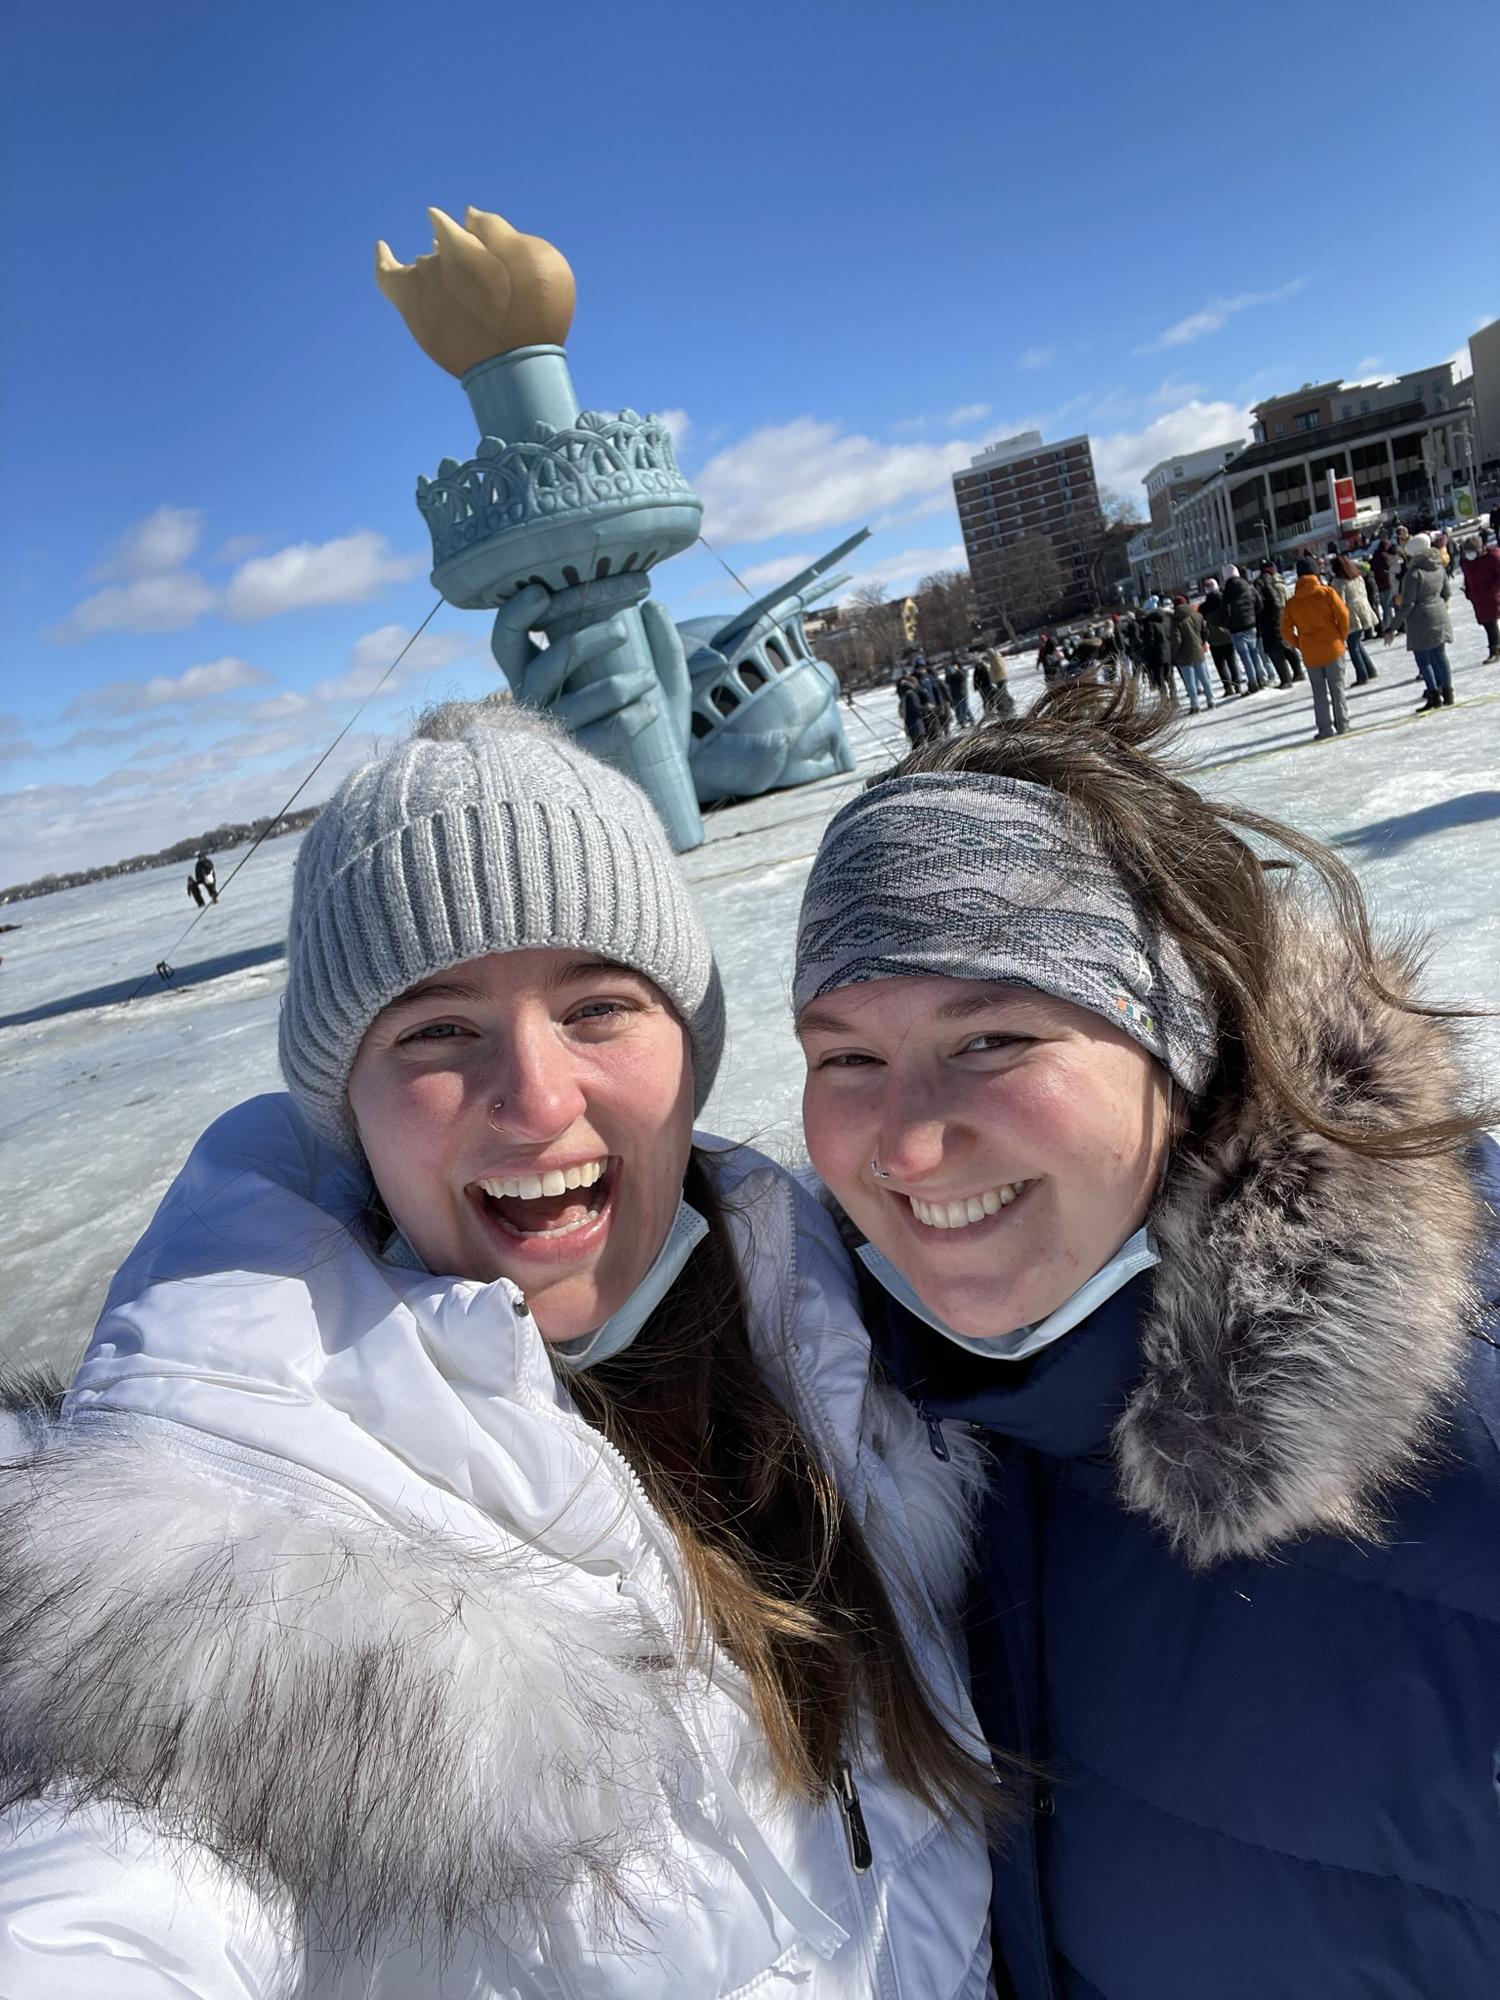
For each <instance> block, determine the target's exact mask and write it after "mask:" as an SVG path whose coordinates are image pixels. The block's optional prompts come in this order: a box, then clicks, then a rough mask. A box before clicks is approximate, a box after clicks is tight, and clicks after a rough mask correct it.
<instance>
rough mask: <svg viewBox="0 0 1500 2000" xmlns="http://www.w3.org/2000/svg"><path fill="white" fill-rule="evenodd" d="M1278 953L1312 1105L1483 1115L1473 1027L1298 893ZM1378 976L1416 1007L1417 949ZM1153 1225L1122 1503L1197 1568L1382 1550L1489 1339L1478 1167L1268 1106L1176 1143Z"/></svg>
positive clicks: (1281, 1029) (1116, 1429) (1249, 1103)
mask: <svg viewBox="0 0 1500 2000" xmlns="http://www.w3.org/2000/svg"><path fill="white" fill-rule="evenodd" d="M1281 933H1282V935H1281V949H1280V954H1279V962H1278V964H1277V967H1276V976H1275V980H1274V983H1273V990H1272V997H1271V1001H1270V1003H1269V1004H1270V1008H1271V1011H1272V1015H1273V1018H1274V1019H1275V1021H1276V1023H1277V1032H1278V1038H1279V1041H1280V1045H1281V1050H1282V1054H1283V1056H1284V1058H1285V1059H1286V1061H1287V1063H1288V1065H1289V1067H1290V1069H1291V1071H1292V1074H1293V1076H1294V1078H1295V1080H1296V1082H1297V1084H1298V1086H1299V1088H1300V1090H1301V1092H1302V1093H1303V1095H1304V1097H1305V1098H1306V1099H1307V1100H1308V1101H1310V1102H1311V1103H1312V1104H1313V1105H1315V1106H1317V1107H1319V1108H1320V1109H1321V1110H1322V1111H1323V1113H1324V1114H1325V1115H1326V1116H1327V1117H1328V1118H1329V1119H1330V1120H1340V1121H1349V1122H1353V1123H1359V1122H1361V1121H1365V1122H1367V1123H1368V1124H1369V1125H1370V1126H1371V1127H1372V1128H1374V1129H1387V1130H1389V1129H1391V1128H1393V1127H1395V1126H1398V1125H1408V1124H1419V1123H1427V1122H1429V1121H1438V1120H1442V1119H1445V1118H1448V1117H1450V1116H1451V1115H1453V1114H1454V1113H1455V1112H1456V1111H1458V1110H1459V1109H1460V1108H1462V1107H1463V1105H1464V1102H1465V1096H1466V1086H1465V1081H1464V1074H1463V1065H1462V1061H1461V1053H1460V1045H1459V1029H1458V1027H1457V1026H1456V1024H1455V1023H1453V1022H1452V1021H1448V1020H1442V1019H1435V1018H1432V1017H1430V1016H1424V1015H1420V1014H1410V1013H1406V1012H1402V1011H1400V1010H1399V1009H1397V1008H1394V1007H1391V1006H1389V1005H1387V1004H1385V1003H1384V1002H1382V1001H1380V1000H1379V999H1378V998H1377V996H1376V995H1374V994H1373V993H1372V992H1370V990H1369V989H1368V987H1367V986H1366V985H1365V984H1364V983H1363V982H1362V981H1360V980H1359V979H1357V978H1356V977H1355V974H1354V968H1353V966H1352V964H1351V962H1350V960H1349V958H1348V955H1347V953H1346V952H1345V951H1344V950H1343V949H1342V948H1340V946H1339V945H1338V944H1337V942H1336V941H1335V939H1334V937H1333V935H1332V934H1331V932H1330V929H1329V927H1328V926H1327V925H1326V924H1324V923H1322V922H1320V921H1319V919H1318V918H1317V917H1316V916H1315V915H1313V914H1311V913H1309V912H1308V911H1307V910H1306V908H1305V907H1304V906H1303V905H1302V903H1301V902H1300V901H1299V900H1298V899H1297V897H1296V895H1295V892H1285V900H1284V902H1283V906H1282V924H1281ZM1380 963H1381V970H1382V974H1383V977H1384V979H1385V981H1386V983H1387V985H1388V987H1389V988H1390V990H1391V991H1392V992H1394V993H1396V994H1400V995H1403V996H1410V995H1414V994H1415V992H1416V981H1417V973H1418V964H1417V958H1416V954H1415V952H1414V951H1413V950H1412V949H1410V948H1401V947H1395V948H1391V949H1388V950H1386V951H1385V952H1384V953H1383V954H1382V957H1381V961H1380ZM1149 1222H1150V1227H1151V1230H1152V1234H1153V1237H1154V1239H1155V1242H1156V1246H1157V1249H1158V1251H1159V1253H1160V1262H1159V1264H1158V1265H1157V1267H1156V1269H1155V1271H1154V1272H1153V1273H1152V1274H1151V1278H1150V1280H1149V1281H1147V1280H1141V1281H1140V1290H1141V1296H1142V1297H1143V1298H1144V1299H1145V1300H1146V1301H1147V1303H1146V1304H1145V1305H1144V1307H1143V1309H1142V1311H1141V1315H1140V1319H1139V1322H1138V1341H1137V1343H1136V1348H1135V1349H1134V1350H1132V1351H1131V1352H1130V1353H1129V1354H1127V1355H1125V1356H1123V1357H1122V1358H1121V1362H1120V1366H1121V1369H1122V1371H1123V1375H1122V1379H1121V1381H1120V1398H1122V1399H1123V1410H1122V1408H1121V1400H1118V1399H1117V1400H1116V1401H1115V1402H1114V1404H1113V1414H1111V1412H1110V1411H1109V1410H1108V1409H1106V1408H1105V1407H1104V1406H1102V1405H1101V1406H1100V1426H1101V1427H1100V1429H1099V1430H1098V1432H1097V1434H1096V1435H1094V1436H1092V1437H1091V1438H1090V1440H1089V1447H1088V1448H1097V1449H1104V1448H1106V1447H1108V1448H1111V1449H1112V1451H1113V1454H1114V1457H1115V1460H1116V1464H1117V1466H1118V1472H1119V1492H1120V1496H1121V1499H1122V1501H1123V1504H1124V1505H1125V1506H1126V1507H1128V1508H1130V1509H1133V1510H1135V1511H1137V1512H1139V1513H1142V1514H1145V1515H1147V1516H1149V1517H1150V1518H1151V1519H1152V1520H1153V1521H1155V1522H1156V1523H1157V1525H1158V1526H1159V1527H1160V1528H1161V1529H1162V1530H1163V1531H1164V1532H1165V1534H1166V1535H1167V1536H1168V1537H1169V1539H1170V1540H1171V1542H1172V1544H1173V1546H1174V1547H1175V1548H1176V1549H1177V1550H1178V1552H1179V1553H1180V1554H1181V1555H1182V1556H1183V1557H1184V1558H1185V1559H1186V1560H1187V1561H1188V1562H1189V1563H1190V1564H1192V1565H1194V1566H1195V1567H1202V1566H1207V1565H1209V1564H1212V1563H1215V1562H1218V1561H1220V1560H1222V1559H1224V1558H1226V1557H1229V1556H1233V1555H1240V1556H1252V1557H1258V1556H1265V1555H1268V1554H1270V1553H1271V1552H1272V1551H1273V1550H1274V1549H1276V1548H1277V1547H1278V1545H1281V1544H1284V1543H1286V1542H1288V1541H1291V1540H1294V1539H1296V1538H1299V1537H1301V1536H1304V1535H1308V1534H1312V1533H1315V1532H1318V1531H1320V1530H1322V1531H1330V1532H1333V1533H1336V1534H1343V1535H1355V1536H1369V1535H1376V1534H1378V1532H1379V1529H1380V1524H1381V1521H1382V1518H1383V1513H1384V1509H1385V1506H1386V1503H1387V1502H1388V1501H1389V1499H1390V1498H1391V1497H1392V1496H1393V1494H1394V1493H1395V1491H1396V1490H1398V1489H1399V1488H1401V1487H1402V1486H1404V1485H1407V1484H1409V1483H1410V1482H1411V1481H1412V1480H1413V1479H1414V1478H1415V1477H1416V1476H1417V1474H1418V1471H1419V1468H1420V1467H1421V1465H1422V1464H1423V1462H1424V1461H1425V1460H1427V1459H1428V1458H1429V1457H1430V1456H1431V1455H1432V1454H1434V1453H1435V1452H1438V1451H1440V1450H1441V1448H1442V1438H1443V1431H1444V1418H1445V1412H1446V1410H1447V1409H1448V1407H1449V1406H1450V1402H1451V1398H1452V1396H1453V1394H1454V1391H1455V1387H1456V1384H1457V1382H1458V1379H1459V1373H1460V1369H1461V1366H1462V1363H1463V1360H1464V1357H1465V1354H1466V1352H1467V1350H1468V1347H1469V1343H1470V1340H1471V1337H1472V1336H1473V1334H1474V1333H1475V1330H1476V1328H1477V1327H1478V1326H1479V1324H1480V1319H1481V1314H1482V1310H1483V1297H1482V1292H1481V1288H1480V1285H1479V1284H1478V1283H1477V1277H1478V1272H1479V1267H1480V1263H1481V1260H1482V1257H1483V1254H1484V1248H1485V1244H1486V1241H1487V1238H1488V1236H1489V1234H1490V1232H1491V1231H1492V1230H1493V1228H1494V1218H1493V1217H1492V1216H1490V1215H1489V1214H1488V1212H1487V1210H1486V1207H1485V1203H1484V1201H1483V1199H1482V1198H1481V1196H1480V1193H1479V1191H1478V1188H1477V1185H1476V1181H1475V1176H1474V1173H1473V1169H1472V1163H1471V1161H1470V1160H1468V1159H1467V1158H1466V1157H1465V1156H1464V1155H1463V1154H1462V1153H1460V1152H1450V1153H1446V1154H1442V1155H1439V1156H1438V1157H1435V1158H1428V1159H1419V1160H1390V1159H1374V1158H1371V1157H1369V1156H1367V1155H1363V1154H1360V1153H1357V1152H1354V1151H1352V1150H1351V1149H1349V1148H1348V1147H1346V1146H1342V1145H1339V1144H1337V1143H1335V1142H1333V1141H1331V1140H1328V1139H1325V1138H1323V1137H1321V1136H1320V1135H1319V1134H1317V1133H1316V1132H1312V1131H1309V1130H1307V1129H1305V1128H1300V1127H1294V1126H1293V1125H1292V1124H1291V1123H1290V1122H1289V1120H1288V1119H1287V1118H1286V1116H1285V1115H1284V1114H1283V1113H1282V1112H1280V1111H1279V1109H1277V1108H1276V1107H1275V1106H1274V1105H1273V1104H1271V1103H1270V1102H1269V1101H1267V1100H1266V1099H1265V1098H1264V1097H1263V1096H1262V1095H1260V1094H1259V1093H1256V1092H1252V1093H1250V1094H1249V1095H1247V1096H1244V1097H1242V1098H1241V1099H1240V1100H1238V1101H1237V1102H1233V1103H1229V1104H1227V1105H1226V1106H1225V1107H1224V1108H1223V1109H1222V1110H1220V1111H1219V1112H1218V1113H1217V1114H1216V1115H1215V1116H1213V1117H1212V1118H1211V1119H1210V1120H1209V1122H1208V1124H1207V1126H1206V1128H1205V1127H1200V1128H1199V1129H1196V1130H1195V1131H1194V1132H1193V1133H1192V1134H1191V1135H1190V1136H1189V1137H1188V1138H1187V1139H1185V1140H1184V1141H1182V1142H1181V1143H1179V1145H1178V1146H1177V1147H1176V1149H1175V1151H1174V1154H1173V1157H1172V1161H1171V1164H1170V1167H1169V1170H1168V1173H1167V1175H1166V1177H1165V1179H1164V1181H1163V1185H1162V1189H1161V1193H1160V1194H1159V1196H1158V1198H1157V1201H1156V1203H1155V1206H1154V1208H1153V1210H1152V1213H1151V1215H1150V1217H1149ZM1106 1310H1108V1308H1107V1307H1106V1308H1100V1312H1101V1313H1103V1312H1104V1311H1106ZM1089 1325H1090V1322H1084V1324H1083V1326H1081V1327H1079V1328H1077V1329H1075V1330H1074V1331H1073V1332H1072V1333H1070V1334H1068V1335H1065V1336H1064V1337H1063V1338H1064V1341H1074V1342H1076V1341H1079V1340H1081V1339H1086V1338H1087V1337H1088V1328H1089ZM1059 1374H1060V1371H1053V1372H1052V1377H1051V1382H1050V1384H1049V1380H1048V1375H1047V1372H1046V1371H1042V1372H1041V1373H1033V1375H1032V1376H1031V1377H1030V1378H1029V1380H1028V1385H1027V1387H1026V1388H1024V1389H1018V1390H1017V1391H1016V1392H1015V1398H1016V1401H1017V1402H1018V1403H1019V1402H1021V1401H1024V1400H1025V1399H1027V1398H1031V1399H1035V1398H1036V1397H1037V1396H1039V1395H1046V1394H1047V1393H1049V1392H1052V1393H1055V1389H1056V1383H1057V1380H1058V1377H1059ZM1006 1400H1007V1399H1006V1398H1004V1397H1002V1398H999V1399H998V1402H999V1403H1000V1404H1003V1403H1004V1402H1005V1401H1006ZM948 1407H949V1408H950V1409H952V1410H953V1412H954V1413H955V1414H957V1415H960V1416H964V1415H969V1414H972V1413H973V1412H971V1410H970V1408H969V1406H968V1405H966V1404H964V1403H963V1402H959V1403H957V1404H952V1403H950V1404H949V1405H948ZM984 1421H985V1422H986V1423H987V1424H989V1423H991V1422H992V1417H991V1416H990V1415H989V1414H987V1415H986V1417H985V1419H984ZM1110 1423H1113V1433H1112V1437H1111V1436H1110V1435H1109V1432H1108V1426H1109V1424H1110ZM993 1427H994V1428H997V1429H1001V1430H1003V1429H1004V1411H1003V1409H1001V1410H1000V1413H999V1415H998V1416H996V1417H994V1418H993ZM1075 1428H1076V1426H1075ZM1070 1449H1071V1447H1070Z"/></svg>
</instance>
